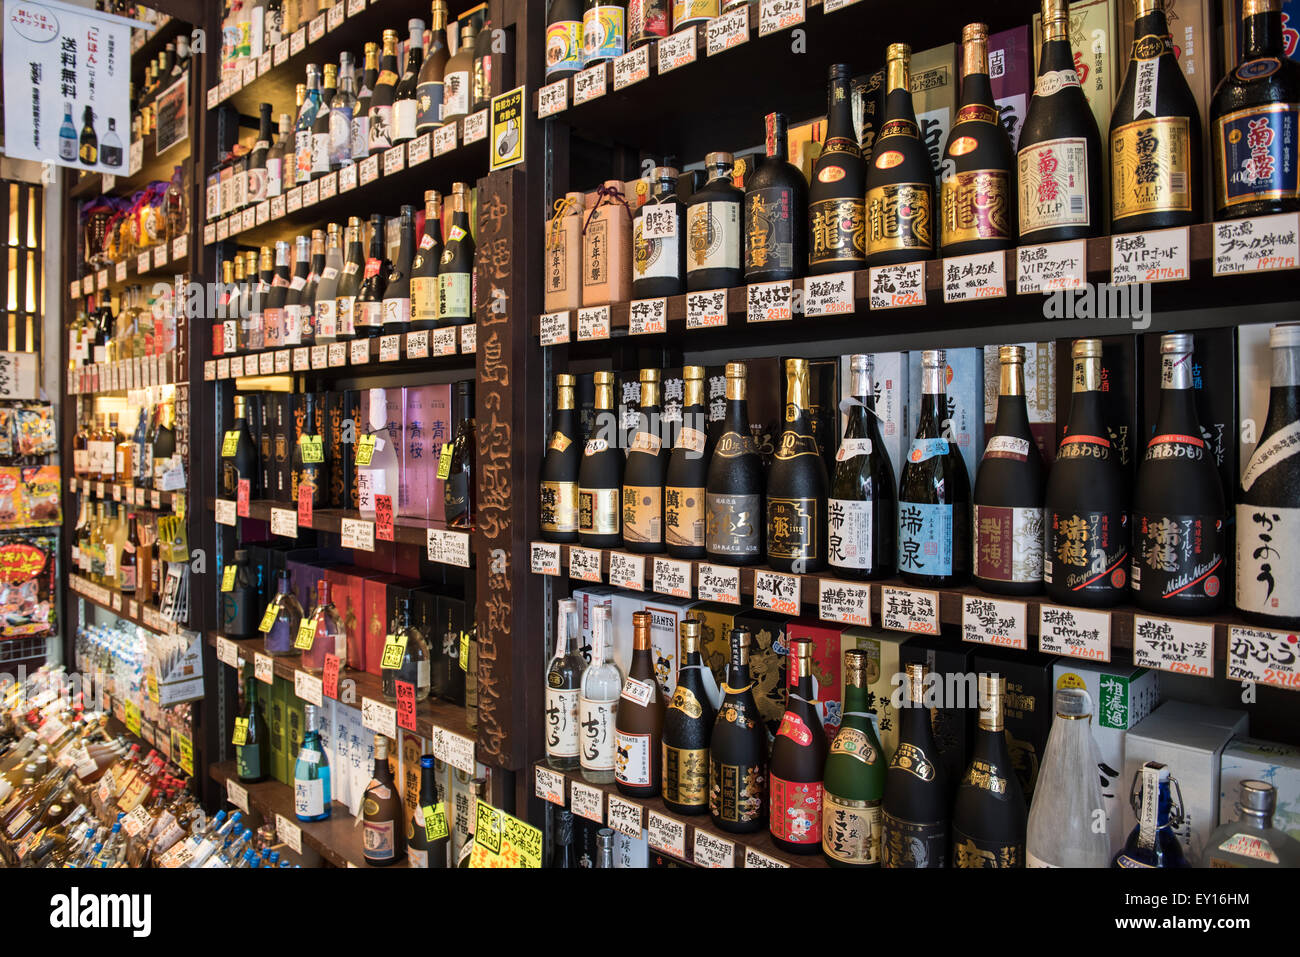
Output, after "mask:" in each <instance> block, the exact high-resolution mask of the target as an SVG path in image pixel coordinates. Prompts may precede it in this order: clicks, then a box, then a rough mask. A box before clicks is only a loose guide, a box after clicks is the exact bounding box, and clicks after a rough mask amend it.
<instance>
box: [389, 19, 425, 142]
mask: <svg viewBox="0 0 1300 957" xmlns="http://www.w3.org/2000/svg"><path fill="white" fill-rule="evenodd" d="M406 27H407V29H408V30H409V31H410V41H409V42H408V44H407V47H406V64H405V66H404V67H403V68H402V78H401V79H400V80H398V81H397V86H396V88H395V89H394V90H393V143H394V145H396V144H398V143H405V142H406V141H407V140H411V139H414V138H415V121H416V115H417V113H418V110H419V107H418V103H417V99H416V97H417V92H416V91H417V87H418V85H419V81H420V70H421V68H422V67H423V66H424V21H423V20H409V21H407V24H406Z"/></svg>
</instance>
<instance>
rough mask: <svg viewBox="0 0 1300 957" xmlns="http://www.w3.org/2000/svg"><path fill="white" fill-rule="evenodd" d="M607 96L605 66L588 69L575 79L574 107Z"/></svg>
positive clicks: (599, 65) (601, 64) (598, 65)
mask: <svg viewBox="0 0 1300 957" xmlns="http://www.w3.org/2000/svg"><path fill="white" fill-rule="evenodd" d="M604 95H605V64H603V63H600V64H597V65H596V66H593V67H588V68H587V69H585V70H583V71H582V72H581V73H579V74H577V75H576V76H575V77H574V78H573V105H574V106H577V105H578V104H579V103H586V102H588V101H589V100H594V99H596V98H597V97H599V96H604Z"/></svg>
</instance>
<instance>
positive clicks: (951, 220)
mask: <svg viewBox="0 0 1300 957" xmlns="http://www.w3.org/2000/svg"><path fill="white" fill-rule="evenodd" d="M940 197H941V203H942V206H943V225H942V230H943V245H945V246H946V245H948V244H950V243H965V242H973V241H974V240H978V239H1011V238H1012V236H1011V220H1010V218H1009V217H1008V215H1007V212H1008V208H1007V207H1008V206H1009V205H1010V203H1009V200H1010V198H1011V179H1010V176H1009V175H1008V173H1007V171H1006V170H1000V169H979V170H970V171H968V172H965V173H954V174H953V175H952V176H950V177H948V178H947V179H946V180H944V181H943V184H942V188H941V190H940Z"/></svg>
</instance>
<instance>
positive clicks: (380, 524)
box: [375, 495, 393, 542]
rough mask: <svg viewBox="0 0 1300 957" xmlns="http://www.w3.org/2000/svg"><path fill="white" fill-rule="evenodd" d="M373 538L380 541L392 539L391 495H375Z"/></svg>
mask: <svg viewBox="0 0 1300 957" xmlns="http://www.w3.org/2000/svg"><path fill="white" fill-rule="evenodd" d="M375 538H377V539H379V541H381V542H391V541H392V540H393V497H392V496H391V495H376V496H375Z"/></svg>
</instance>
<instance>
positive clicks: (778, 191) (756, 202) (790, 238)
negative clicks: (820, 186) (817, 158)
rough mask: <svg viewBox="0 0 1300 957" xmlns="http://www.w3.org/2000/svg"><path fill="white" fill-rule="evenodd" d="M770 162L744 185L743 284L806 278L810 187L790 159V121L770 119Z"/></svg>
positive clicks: (772, 115) (779, 116)
mask: <svg viewBox="0 0 1300 957" xmlns="http://www.w3.org/2000/svg"><path fill="white" fill-rule="evenodd" d="M766 124H767V128H766V144H767V157H766V158H765V159H764V160H763V161H762V162H761V163H759V164H758V169H756V170H754V172H753V173H752V174H750V175H749V177H748V178H747V179H746V180H745V206H744V227H745V281H746V282H778V281H780V280H782V279H794V278H795V277H796V276H799V275H802V273H803V269H804V263H805V262H807V255H808V254H807V253H806V252H805V251H804V239H805V236H804V227H803V224H804V222H805V221H806V219H807V216H808V184H807V183H806V182H804V178H803V173H801V172H799V170H797V169H796V168H795V167H794V166H791V165H790V162H789V160H788V159H786V154H787V146H786V137H787V133H786V120H785V116H784V115H783V114H781V113H769V114H768V115H767V119H766Z"/></svg>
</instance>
